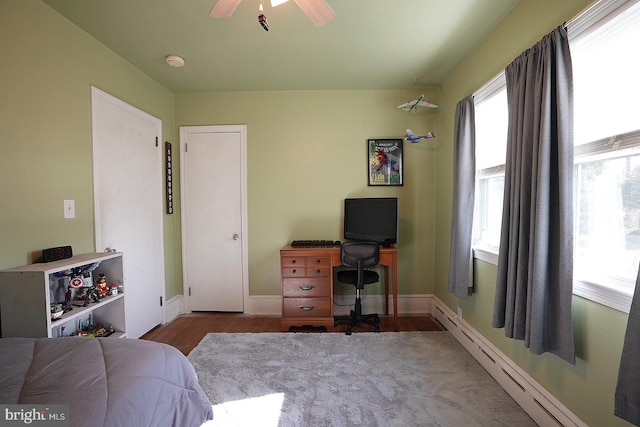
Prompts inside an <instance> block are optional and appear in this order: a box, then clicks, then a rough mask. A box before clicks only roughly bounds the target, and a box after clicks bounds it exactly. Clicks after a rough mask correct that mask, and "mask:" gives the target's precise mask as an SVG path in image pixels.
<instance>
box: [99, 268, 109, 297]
mask: <svg viewBox="0 0 640 427" xmlns="http://www.w3.org/2000/svg"><path fill="white" fill-rule="evenodd" d="M97 285H98V297H100V298H104V297H106V296H107V293H108V292H109V288H108V287H107V278H106V277H105V275H104V274H103V273H100V274H98V283H97Z"/></svg>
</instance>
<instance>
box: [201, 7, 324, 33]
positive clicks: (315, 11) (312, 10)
mask: <svg viewBox="0 0 640 427" xmlns="http://www.w3.org/2000/svg"><path fill="white" fill-rule="evenodd" d="M241 1H242V0H218V1H217V2H216V4H215V5H214V6H213V9H211V12H209V15H211V16H213V17H214V18H228V17H230V16H231V15H233V12H235V10H236V8H237V7H238V5H239V4H240V2H241ZM287 1H288V0H271V7H276V6H278V5H281V4H282V3H286V2H287ZM293 1H295V2H296V4H297V5H298V7H300V9H302V11H303V12H304V13H305V15H307V17H308V18H309V19H310V20H311V22H313V23H314V24H316V26H317V27H321V26H323V25H324V24H326V23H327V22H329V21H331V20H332V19H333V18H334V17H335V16H336V13H335V12H334V11H333V9H331V6H329V5H328V4H327V2H326V1H325V0H293Z"/></svg>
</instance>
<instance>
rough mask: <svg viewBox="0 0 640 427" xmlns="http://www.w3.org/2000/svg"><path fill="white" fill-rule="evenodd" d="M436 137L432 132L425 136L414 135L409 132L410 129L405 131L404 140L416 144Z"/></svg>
mask: <svg viewBox="0 0 640 427" xmlns="http://www.w3.org/2000/svg"><path fill="white" fill-rule="evenodd" d="M435 137H436V134H435V133H433V132H428V133H427V134H426V135H416V134H415V133H413V131H411V129H407V133H406V134H405V136H404V139H406V140H407V141H411V143H412V144H415V143H416V142H420V140H421V139H434V138H435Z"/></svg>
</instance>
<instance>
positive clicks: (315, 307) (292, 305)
mask: <svg viewBox="0 0 640 427" xmlns="http://www.w3.org/2000/svg"><path fill="white" fill-rule="evenodd" d="M282 315H283V316H284V317H327V316H331V298H283V301H282Z"/></svg>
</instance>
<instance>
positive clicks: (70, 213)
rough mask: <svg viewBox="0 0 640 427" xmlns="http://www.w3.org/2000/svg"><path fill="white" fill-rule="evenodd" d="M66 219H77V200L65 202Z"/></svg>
mask: <svg viewBox="0 0 640 427" xmlns="http://www.w3.org/2000/svg"><path fill="white" fill-rule="evenodd" d="M64 217H65V219H71V218H75V217H76V201H75V200H65V201H64Z"/></svg>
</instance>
